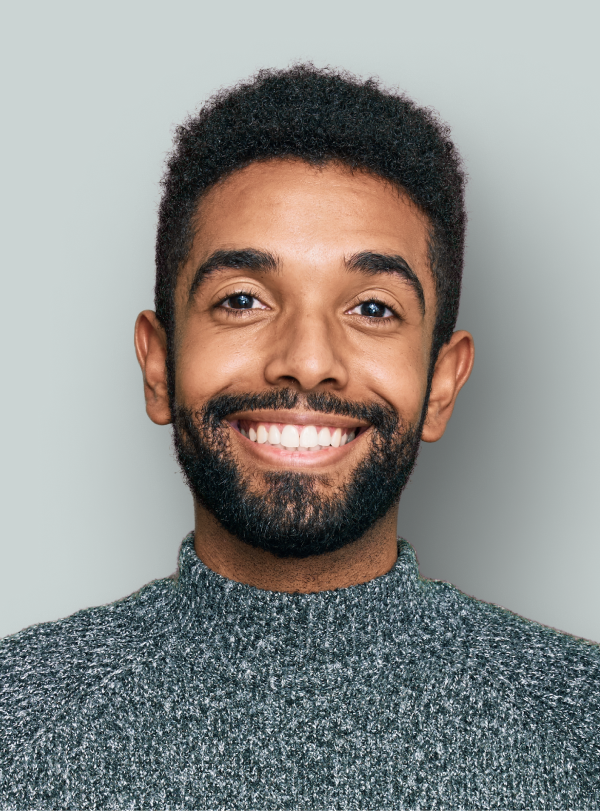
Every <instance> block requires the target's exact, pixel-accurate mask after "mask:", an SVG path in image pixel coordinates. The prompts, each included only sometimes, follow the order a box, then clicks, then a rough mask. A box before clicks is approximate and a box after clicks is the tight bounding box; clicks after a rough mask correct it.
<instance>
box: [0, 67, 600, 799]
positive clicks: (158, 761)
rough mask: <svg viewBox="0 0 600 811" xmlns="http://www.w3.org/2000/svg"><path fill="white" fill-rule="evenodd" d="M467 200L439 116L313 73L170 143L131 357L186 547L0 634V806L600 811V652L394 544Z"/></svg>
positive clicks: (230, 96)
mask: <svg viewBox="0 0 600 811" xmlns="http://www.w3.org/2000/svg"><path fill="white" fill-rule="evenodd" d="M463 190H464V176H463V172H462V169H461V164H460V159H459V156H458V153H457V151H456V150H455V148H454V146H453V145H452V143H451V141H450V139H449V133H448V130H447V128H446V127H445V126H444V125H442V124H441V123H440V122H439V121H438V120H437V119H436V118H435V116H434V115H433V114H432V113H431V112H429V111H426V110H423V109H420V108H418V107H417V106H416V105H415V104H414V103H412V102H411V101H410V100H409V99H407V98H405V97H403V96H398V95H394V94H393V93H389V92H387V91H384V90H382V89H381V88H379V87H378V85H377V84H376V83H374V82H372V81H369V82H365V83H362V82H359V81H358V80H356V79H354V78H352V77H350V76H347V75H345V74H340V73H335V72H332V71H320V70H316V69H314V68H313V67H312V66H300V67H295V68H293V69H292V70H289V71H272V72H266V71H265V72H261V73H259V74H258V76H257V77H256V78H255V79H254V80H253V81H252V82H250V83H248V84H246V85H241V86H239V87H237V88H235V89H233V90H231V91H228V92H224V93H222V94H221V95H219V96H217V97H216V98H215V99H213V100H212V101H211V102H210V103H209V104H208V105H207V106H206V107H205V108H204V109H203V110H202V111H201V112H200V114H199V115H198V116H197V117H195V118H192V119H190V120H189V121H188V122H186V124H185V125H184V126H183V127H181V128H180V129H179V130H178V133H177V137H176V144H175V149H174V152H173V154H172V156H171V158H170V161H169V163H168V167H167V172H166V175H165V179H164V183H163V199H162V204H161V208H160V215H159V227H158V238H157V276H156V313H154V312H150V311H145V312H143V313H141V314H140V316H139V317H138V320H137V323H136V330H135V344H136V351H137V356H138V359H139V362H140V365H141V368H142V372H143V377H144V388H145V394H146V404H147V411H148V414H149V416H150V418H151V419H152V420H153V421H154V422H156V423H159V424H167V423H172V424H173V432H174V443H175V447H176V451H177V456H178V459H179V461H180V464H181V467H182V469H183V471H184V474H185V476H186V479H187V481H188V483H189V486H190V489H191V491H192V494H193V497H194V504H195V530H194V532H193V533H191V534H190V535H189V536H188V537H187V538H186V539H185V540H184V541H183V544H182V547H181V552H180V559H179V571H178V575H177V577H176V578H175V579H166V580H160V581H156V582H154V583H151V584H149V585H148V586H146V587H145V588H143V589H142V590H141V591H139V592H138V593H137V594H134V595H132V596H130V597H128V598H127V599H125V600H123V601H120V602H118V603H115V604H113V605H109V606H103V607H99V608H93V609H88V610H86V611H82V612H79V613H78V614H75V615H73V616H72V617H69V618H67V619H65V620H60V621H58V622H55V623H48V624H44V625H40V626H36V627H33V628H30V629H26V630H25V631H22V632H21V633H19V634H16V635H15V636H13V637H10V638H8V639H6V640H5V641H4V643H3V645H2V653H1V657H0V661H1V662H2V665H1V667H2V670H3V687H2V695H1V708H2V709H1V712H2V715H1V718H2V739H1V744H2V745H1V748H0V752H1V754H0V786H1V794H0V796H1V797H2V802H3V806H2V807H5V808H9V807H10V808H33V807H35V808H90V807H94V808H182V809H185V808H205V809H208V808H211V809H212V808H227V809H229V808H231V809H234V808H240V809H242V808H243V809H254V808H257V809H266V808H294V809H296V808H356V809H361V808H373V809H386V808H542V807H543V808H597V807H599V806H600V775H599V767H598V764H599V762H600V761H599V756H600V746H599V744H600V735H599V731H598V721H599V719H600V650H599V648H598V646H596V645H594V644H592V643H587V642H584V641H582V640H578V639H575V638H573V637H570V636H568V635H566V634H560V633H558V632H555V631H552V630H550V629H548V628H545V627H543V626H541V625H538V624H536V623H532V622H529V621H527V620H524V619H522V618H520V617H517V616H515V615H513V614H511V613H509V612H508V611H505V610H503V609H500V608H498V607H496V606H492V605H488V604H485V603H482V602H479V601H476V600H474V599H472V598H470V597H467V596H466V595H464V594H461V593H460V592H459V591H458V590H457V589H455V588H454V587H452V586H450V585H449V584H447V583H443V582H438V581H427V580H424V579H422V578H420V576H419V573H418V568H417V563H416V559H415V556H414V552H413V551H412V549H411V547H410V546H409V545H408V544H407V543H406V542H405V541H401V540H400V541H399V540H398V539H397V537H396V514H397V508H398V501H399V498H400V494H401V492H402V489H403V487H404V485H405V484H406V482H407V480H408V478H409V476H410V473H411V470H412V468H413V466H414V463H415V459H416V456H417V451H418V447H419V443H420V441H421V439H423V440H425V441H427V442H434V441H436V440H437V439H439V438H440V437H441V436H442V434H443V432H444V429H445V427H446V424H447V422H448V420H449V418H450V416H451V413H452V410H453V407H454V403H455V400H456V397H457V394H458V392H459V390H460V388H461V387H462V386H463V385H464V383H465V382H466V381H467V379H468V377H469V374H470V371H471V367H472V364H473V341H472V338H471V336H470V335H469V333H467V332H464V331H459V332H454V327H455V323H456V316H457V311H458V300H459V292H460V279H461V270H462V258H463V244H464V228H465V212H464V198H463ZM432 509H435V505H432Z"/></svg>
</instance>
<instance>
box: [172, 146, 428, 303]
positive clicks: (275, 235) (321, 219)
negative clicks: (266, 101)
mask: <svg viewBox="0 0 600 811" xmlns="http://www.w3.org/2000/svg"><path fill="white" fill-rule="evenodd" d="M194 226H195V227H194V241H193V247H192V251H191V255H190V257H189V260H188V263H187V264H188V266H189V267H190V269H191V267H192V266H193V267H197V266H198V264H199V263H201V262H202V261H203V260H204V259H205V258H206V257H207V256H209V255H210V254H211V253H212V252H214V251H217V250H230V249H245V248H256V249H259V250H265V251H269V252H271V253H273V254H275V255H276V256H277V257H278V258H279V260H280V262H281V268H282V272H285V268H286V263H290V265H294V266H295V267H294V271H295V272H297V266H298V264H299V263H300V264H302V265H305V266H306V267H311V266H312V267H316V266H317V265H319V266H322V267H324V266H326V265H331V266H332V267H333V265H336V266H339V265H340V263H341V262H343V260H344V258H348V257H350V256H352V255H354V254H357V253H360V252H361V251H365V250H369V251H378V252H381V253H386V254H393V255H400V256H402V257H403V258H404V259H405V260H406V261H407V262H408V264H409V265H410V266H411V267H412V269H413V270H414V272H415V273H416V274H417V275H418V276H419V279H420V281H421V284H422V285H423V288H424V292H425V297H426V300H427V299H430V300H433V298H432V297H433V296H434V286H433V278H432V275H431V272H430V266H429V221H428V219H427V217H426V216H425V215H424V214H423V213H422V212H421V211H420V210H419V209H418V208H417V206H415V205H414V204H413V203H412V202H411V201H410V200H409V198H408V197H407V196H406V195H405V194H403V193H402V191H401V190H400V189H398V188H397V187H395V186H393V185H392V184H390V183H388V182H386V181H384V180H382V179H381V178H379V177H377V176H375V175H373V174H371V173H368V172H364V171H353V170H350V169H349V168H347V167H345V166H343V165H340V164H336V163H329V164H326V165H325V166H324V167H314V166H311V165H310V164H307V163H306V162H304V161H301V160H295V159H294V160H280V159H276V160H269V161H264V162H257V163H253V164H251V165H250V166H248V167H246V168H244V169H241V170H238V171H236V172H234V173H233V174H232V175H230V176H229V177H227V178H226V179H225V180H223V181H221V182H220V183H218V184H217V185H216V186H214V187H212V188H211V189H210V190H209V191H208V192H207V193H206V195H205V196H204V197H203V198H202V200H201V202H200V205H199V207H198V212H197V215H196V218H195V223H194ZM184 275H185V274H184ZM428 309H429V307H428Z"/></svg>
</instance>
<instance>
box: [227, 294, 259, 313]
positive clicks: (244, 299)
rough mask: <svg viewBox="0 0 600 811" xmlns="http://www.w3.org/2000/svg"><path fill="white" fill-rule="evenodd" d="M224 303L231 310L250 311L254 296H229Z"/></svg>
mask: <svg viewBox="0 0 600 811" xmlns="http://www.w3.org/2000/svg"><path fill="white" fill-rule="evenodd" d="M225 301H226V302H228V303H229V306H230V307H231V309H232V310H251V309H252V305H253V303H254V296H247V295H246V294H245V293H240V294H239V295H237V296H229V298H228V299H226V300H225Z"/></svg>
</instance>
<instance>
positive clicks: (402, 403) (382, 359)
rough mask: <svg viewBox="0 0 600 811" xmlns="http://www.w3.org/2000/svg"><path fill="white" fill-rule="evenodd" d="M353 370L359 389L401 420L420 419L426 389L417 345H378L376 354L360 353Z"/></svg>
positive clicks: (423, 362)
mask: <svg viewBox="0 0 600 811" xmlns="http://www.w3.org/2000/svg"><path fill="white" fill-rule="evenodd" d="M355 368H356V376H357V377H358V376H360V378H361V379H362V385H363V387H364V388H365V389H367V390H369V391H371V392H373V393H374V394H376V395H377V396H378V397H380V398H382V399H383V400H385V401H386V402H387V403H390V405H392V407H393V408H394V409H395V410H396V411H397V412H398V413H399V414H400V415H401V416H402V417H403V418H404V419H405V420H407V421H409V422H414V421H415V420H417V419H418V418H419V417H420V415H421V408H422V405H423V399H424V397H425V392H426V388H427V359H426V357H425V353H424V351H423V348H422V346H421V344H420V342H407V341H406V342H405V341H392V342H390V343H389V344H386V343H384V342H382V343H381V345H379V346H378V347H377V348H376V351H373V350H372V349H371V351H370V352H364V353H363V354H362V356H361V358H360V362H359V363H357V364H356V367H355Z"/></svg>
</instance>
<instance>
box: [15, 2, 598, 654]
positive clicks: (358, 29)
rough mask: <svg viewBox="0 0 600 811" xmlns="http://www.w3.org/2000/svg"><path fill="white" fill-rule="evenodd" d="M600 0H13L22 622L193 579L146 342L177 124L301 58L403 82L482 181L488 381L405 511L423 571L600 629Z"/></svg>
mask: <svg viewBox="0 0 600 811" xmlns="http://www.w3.org/2000/svg"><path fill="white" fill-rule="evenodd" d="M599 23H600V6H599V5H598V4H597V2H594V1H593V0H590V1H589V2H582V1H581V0H570V2H566V0H565V1H564V2H553V1H552V0H534V1H533V2H532V1H531V0H518V1H516V0H504V2H502V3H499V2H482V0H453V1H452V2H448V0H444V1H443V2H438V1H436V2H426V0H421V1H420V2H418V3H417V2H410V3H408V2H404V1H403V0H370V2H368V3H366V2H361V3H359V2H355V0H344V2H337V1H336V2H331V1H330V0H318V2H317V0H304V2H302V3H293V4H292V3H289V2H282V1H281V0H280V2H274V1H273V0H255V2H252V3H248V2H240V0H232V2H228V3H211V4H208V3H205V2H198V1H196V2H189V1H187V0H169V2H166V1H165V2H155V1H153V0H144V1H143V2H142V1H141V0H135V1H131V0H118V2H117V1H116V0H104V1H103V2H102V3H92V2H85V0H83V1H82V0H76V2H66V1H65V0H54V2H53V3H47V2H39V0H34V1H33V2H22V3H16V2H6V3H4V4H3V6H2V12H1V15H0V32H1V33H0V60H1V65H0V68H1V73H0V75H1V77H2V79H1V82H2V94H1V111H2V124H1V130H0V138H1V149H0V161H1V183H0V194H1V205H2V212H1V217H0V223H1V228H2V239H1V242H0V252H1V254H0V255H1V291H2V299H1V302H2V303H1V318H0V329H1V347H2V367H1V368H2V375H1V380H2V397H1V399H0V406H1V409H2V419H1V422H0V431H1V446H0V447H1V456H0V475H1V482H2V488H1V495H2V506H1V510H0V600H1V607H0V635H5V634H9V633H12V632H15V631H17V630H19V629H21V628H22V627H24V626H27V625H30V624H33V623H39V622H43V621H47V620H53V619H56V618H58V617H63V616H66V615H68V614H70V613H72V612H74V611H76V610H78V609H80V608H83V607H86V606H90V605H96V604H100V603H106V602H110V601H113V600H115V599H118V598H121V597H123V596H125V595H127V594H129V593H131V592H132V591H135V590H137V589H138V588H139V587H140V586H142V585H143V584H144V583H146V582H148V581H150V580H152V579H154V578H157V577H162V576H165V575H168V574H170V573H172V572H173V571H174V570H175V568H176V563H177V550H178V547H179V544H180V542H181V539H182V538H183V536H184V535H185V534H186V533H187V532H188V531H189V530H190V529H191V528H192V525H193V524H192V503H191V497H190V496H189V494H188V492H187V490H186V489H185V487H184V484H183V482H182V478H181V475H180V473H179V471H178V468H177V465H176V463H175V461H174V457H173V452H172V449H171V434H170V429H169V428H168V427H163V428H159V427H157V426H155V425H153V424H152V423H151V422H150V421H149V420H148V418H147V417H146V415H145V411H144V401H143V393H142V380H141V373H140V371H139V369H138V366H137V363H136V360H135V356H134V351H133V342H132V337H133V324H134V321H135V318H136V315H137V313H138V312H139V311H140V310H142V309H144V308H148V307H152V305H153V273H154V263H153V251H154V231H155V225H156V210H157V204H158V200H159V179H160V176H161V173H162V167H163V162H164V159H165V156H166V154H167V153H168V151H169V149H170V146H171V139H172V133H173V128H174V126H176V125H177V124H178V123H179V122H181V121H182V120H183V119H184V117H185V116H186V115H187V114H188V113H191V112H193V111H194V110H195V109H197V107H198V106H199V105H200V104H201V103H202V102H203V101H204V100H205V99H206V98H207V97H208V96H209V95H210V94H212V93H213V92H215V91H216V90H217V89H219V88H221V87H225V86H229V85H231V84H232V83H234V82H236V81H238V80H240V79H244V78H247V77H249V76H250V75H251V74H253V73H254V72H255V71H256V70H257V69H259V68H260V67H271V66H278V67H284V66H287V65H289V64H290V63H291V62H293V61H297V60H312V61H314V62H315V64H317V65H319V66H321V65H332V66H336V67H344V68H347V69H349V70H351V71H353V72H355V73H357V74H359V75H360V76H363V77H367V76H372V75H375V76H378V77H380V78H381V79H382V81H383V82H384V83H385V84H386V85H388V86H393V87H397V88H400V89H402V90H405V91H407V92H408V93H409V95H411V96H412V97H413V98H414V99H416V100H417V101H418V102H419V103H421V104H423V105H426V106H432V107H434V108H435V109H436V110H438V111H439V113H440V115H441V116H442V118H443V119H444V120H446V121H448V122H449V123H450V125H451V127H452V131H453V137H454V139H455V140H456V142H457V144H458V146H459V148H460V150H461V152H462V154H463V155H464V158H465V162H466V166H467V170H468V173H469V176H470V181H469V187H468V210H469V217H470V224H469V231H468V249H467V258H466V269H465V277H464V293H463V301H462V306H461V312H460V318H459V327H460V328H465V329H469V330H471V331H472V333H473V335H474V337H475V343H476V350H477V357H476V363H475V370H474V373H473V376H472V378H471V380H470V381H469V383H468V384H467V386H466V388H465V389H464V390H463V392H462V393H461V394H460V396H459V400H458V404H457V408H456V410H455V414H454V417H453V419H452V421H451V423H450V426H449V429H448V431H447V433H446V435H445V436H444V438H443V439H442V440H441V441H440V442H438V443H437V444H435V445H431V446H429V445H428V446H425V447H424V448H423V449H422V452H421V455H420V457H419V461H418V466H417V469H416V472H415V474H414V476H413V479H412V481H411V483H410V484H409V486H408V488H407V490H406V492H405V494H404V496H403V499H402V504H401V509H400V516H399V531H400V533H401V534H402V535H403V536H404V537H406V538H407V539H408V540H409V541H410V542H411V543H412V544H413V546H414V547H415V549H416V551H417V555H418V558H419V561H420V565H421V571H422V573H423V574H424V575H426V576H428V577H434V578H438V579H442V580H449V581H450V582H452V583H454V584H455V585H456V586H458V587H459V588H460V589H462V590H463V591H465V592H467V593H468V594H471V595H474V596H476V597H478V598H480V599H483V600H486V601H488V602H493V603H497V604H500V605H502V606H505V607H507V608H509V609H510V610H511V611H514V612H516V613H519V614H522V615H524V616H526V617H528V618H531V619H534V620H537V621H539V622H542V623H544V624H546V625H550V626H553V627H555V628H558V629H561V630H563V631H567V632H569V633H572V634H575V635H577V636H583V637H586V638H588V639H593V640H600V590H599V588H598V576H597V572H598V567H599V565H600V544H599V541H600V537H599V530H598V490H599V487H600V475H599V472H598V458H599V451H600V445H599V439H598V436H599V431H598V419H597V411H598V402H599V399H600V385H599V382H598V371H599V369H598V366H599V365H598V349H599V345H600V336H599V335H598V307H599V301H600V274H599V270H600V268H599V259H598V237H597V233H598V223H599V214H600V205H599V194H598V186H599V180H600V178H599V160H598V145H599V143H600V113H599V105H598V79H599V68H600V66H599V64H598V61H599V60H598V47H597V31H598V27H599Z"/></svg>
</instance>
